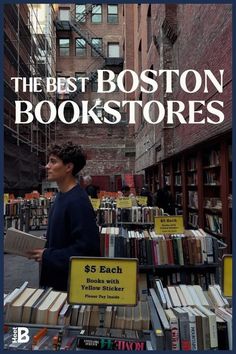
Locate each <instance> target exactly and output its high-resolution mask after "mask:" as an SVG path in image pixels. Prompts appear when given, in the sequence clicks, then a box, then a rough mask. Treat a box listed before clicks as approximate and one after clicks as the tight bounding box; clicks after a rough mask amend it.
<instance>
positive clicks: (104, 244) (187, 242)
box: [101, 227, 219, 267]
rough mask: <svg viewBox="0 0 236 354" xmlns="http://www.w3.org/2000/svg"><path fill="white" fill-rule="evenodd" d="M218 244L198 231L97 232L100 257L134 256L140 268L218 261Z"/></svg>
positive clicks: (115, 229)
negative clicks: (165, 233)
mask: <svg viewBox="0 0 236 354" xmlns="http://www.w3.org/2000/svg"><path fill="white" fill-rule="evenodd" d="M218 252H219V247H218V242H217V240H216V239H214V238H212V237H211V236H210V235H207V234H206V233H205V232H204V231H203V230H202V229H199V230H186V231H185V234H180V235H157V234H156V233H155V232H154V230H138V231H137V230H128V229H126V228H123V227H122V228H118V227H103V228H102V229H101V255H102V256H104V257H131V258H132V257H134V258H138V260H139V264H140V265H153V266H155V267H156V266H160V265H179V266H184V265H197V264H212V263H217V262H218Z"/></svg>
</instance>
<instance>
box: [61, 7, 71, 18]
mask: <svg viewBox="0 0 236 354" xmlns="http://www.w3.org/2000/svg"><path fill="white" fill-rule="evenodd" d="M59 20H60V21H70V9H65V8H64V9H59Z"/></svg>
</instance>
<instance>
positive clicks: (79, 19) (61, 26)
mask: <svg viewBox="0 0 236 354" xmlns="http://www.w3.org/2000/svg"><path fill="white" fill-rule="evenodd" d="M94 7H96V5H94V4H87V5H86V9H85V11H84V12H83V13H79V14H78V13H76V6H75V7H74V8H73V9H72V10H71V11H70V16H69V19H68V20H60V19H59V18H58V19H57V20H56V29H57V31H74V32H76V33H77V34H78V35H79V37H80V38H82V39H84V40H85V42H86V43H87V44H88V45H89V46H90V47H91V48H92V50H93V51H94V52H96V54H97V55H96V57H95V60H94V62H92V63H90V65H89V66H88V67H87V72H86V73H87V75H86V76H87V77H88V78H89V81H88V82H87V84H88V83H89V84H91V83H92V82H93V81H94V80H96V79H97V70H102V69H104V68H106V67H114V66H115V67H117V68H118V67H119V68H120V69H122V67H123V58H109V57H107V56H106V53H105V50H104V48H101V47H100V46H99V45H96V44H95V43H93V41H92V38H93V39H94V38H96V37H97V35H96V34H95V33H94V32H92V31H91V29H88V28H87V27H86V20H87V18H88V16H89V15H91V13H92V10H93V8H94ZM99 59H100V60H99ZM80 92H81V83H80V81H78V82H77V92H75V93H73V94H71V95H70V98H73V97H75V96H76V95H77V94H78V93H80Z"/></svg>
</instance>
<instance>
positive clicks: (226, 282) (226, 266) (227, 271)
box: [223, 254, 233, 297]
mask: <svg viewBox="0 0 236 354" xmlns="http://www.w3.org/2000/svg"><path fill="white" fill-rule="evenodd" d="M232 269H233V260H232V255H229V254H225V255H224V256H223V295H224V296H229V297H232V293H233V272H232Z"/></svg>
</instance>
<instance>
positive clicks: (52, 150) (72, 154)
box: [48, 141, 86, 176]
mask: <svg viewBox="0 0 236 354" xmlns="http://www.w3.org/2000/svg"><path fill="white" fill-rule="evenodd" d="M48 154H49V155H55V156H57V157H59V158H60V159H61V160H62V161H63V163H64V164H67V163H69V162H72V163H73V165H74V167H73V170H72V174H73V176H76V175H77V173H78V172H79V171H81V170H82V168H83V167H84V166H85V165H86V154H85V152H84V151H83V149H82V147H81V146H79V145H77V144H73V143H72V142H71V141H68V142H66V143H64V144H62V145H57V144H55V145H51V146H49V148H48Z"/></svg>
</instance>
